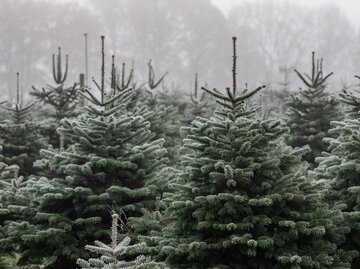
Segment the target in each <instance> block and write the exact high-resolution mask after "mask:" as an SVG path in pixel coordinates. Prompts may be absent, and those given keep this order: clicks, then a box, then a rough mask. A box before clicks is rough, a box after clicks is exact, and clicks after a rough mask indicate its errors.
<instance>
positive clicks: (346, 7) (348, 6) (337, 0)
mask: <svg viewBox="0 0 360 269" xmlns="http://www.w3.org/2000/svg"><path fill="white" fill-rule="evenodd" d="M211 1H212V2H213V3H214V4H215V5H216V6H218V7H219V8H220V9H221V10H222V11H223V12H224V13H225V14H227V13H228V12H229V10H230V9H231V8H232V7H233V6H234V5H236V4H239V3H242V2H246V1H251V2H254V1H258V0H211ZM273 1H275V2H284V1H287V2H289V1H292V2H296V3H301V4H304V5H308V6H318V5H321V4H326V3H333V4H335V5H336V6H338V7H339V8H340V9H341V10H342V11H343V12H344V14H346V16H347V17H348V18H349V20H350V21H351V23H353V24H354V25H355V26H356V27H357V28H359V27H360V0H273Z"/></svg>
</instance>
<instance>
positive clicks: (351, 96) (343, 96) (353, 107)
mask: <svg viewBox="0 0 360 269" xmlns="http://www.w3.org/2000/svg"><path fill="white" fill-rule="evenodd" d="M355 77H356V78H357V79H360V77H359V76H355ZM339 95H340V101H341V102H342V103H344V104H345V105H347V106H348V108H349V110H346V111H345V114H346V116H347V117H348V118H350V119H358V118H359V116H360V115H359V112H360V97H359V92H355V93H354V92H349V91H347V90H345V89H343V92H342V93H340V94H339Z"/></svg>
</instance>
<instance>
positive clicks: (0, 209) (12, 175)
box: [0, 163, 23, 269]
mask: <svg viewBox="0 0 360 269" xmlns="http://www.w3.org/2000/svg"><path fill="white" fill-rule="evenodd" d="M18 173H19V167H18V166H17V165H12V166H8V165H6V164H5V163H0V268H1V269H7V268H9V264H8V263H7V262H6V258H7V255H6V253H11V250H12V249H10V248H8V246H7V245H6V244H5V243H4V240H6V236H5V228H4V225H5V222H6V221H9V220H11V219H13V216H12V214H11V212H10V210H9V209H8V208H7V206H8V204H11V202H12V201H13V200H14V198H15V193H16V191H17V189H18V187H19V185H20V184H21V183H22V180H23V177H19V176H18Z"/></svg>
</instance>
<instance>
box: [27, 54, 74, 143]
mask: <svg viewBox="0 0 360 269" xmlns="http://www.w3.org/2000/svg"><path fill="white" fill-rule="evenodd" d="M68 57H69V56H68V55H66V60H65V61H66V63H65V70H64V71H62V58H61V48H60V47H59V52H58V55H56V57H55V54H53V55H52V69H53V78H54V81H55V83H56V86H50V85H48V87H47V88H46V89H45V88H42V89H41V90H38V89H36V88H35V87H34V86H33V87H32V88H33V91H32V92H30V94H31V95H33V96H35V97H36V98H37V99H38V100H40V101H41V103H42V104H43V105H45V108H44V109H43V110H42V114H43V117H44V118H45V119H46V120H45V121H44V124H43V129H44V133H45V134H46V136H47V137H48V138H49V142H50V144H51V145H53V146H54V147H56V148H59V147H60V148H61V147H64V142H65V141H64V138H60V137H59V135H58V134H57V133H56V129H57V128H58V127H59V126H60V121H61V120H62V119H64V118H68V119H70V118H74V117H76V116H78V115H79V110H78V109H77V105H78V95H77V91H78V90H79V85H78V84H77V83H74V84H73V86H71V87H65V86H64V83H65V80H66V78H67V73H68V68H69V63H68V61H69V58H68ZM55 59H56V60H55Z"/></svg>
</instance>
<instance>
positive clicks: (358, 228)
mask: <svg viewBox="0 0 360 269" xmlns="http://www.w3.org/2000/svg"><path fill="white" fill-rule="evenodd" d="M359 128H360V121H359V120H358V119H354V120H350V119H349V120H345V121H342V122H332V129H331V130H330V131H329V133H330V134H331V135H332V136H333V138H326V142H327V143H328V144H329V147H328V151H329V152H328V153H324V154H323V156H322V157H318V158H317V159H316V161H317V162H318V163H319V166H318V168H317V169H316V170H315V175H316V177H317V179H318V180H320V181H325V182H326V183H327V184H328V188H329V191H328V194H327V196H328V200H329V202H330V203H331V204H332V205H334V206H336V207H338V208H340V209H342V210H343V214H344V216H345V217H346V219H347V222H348V225H349V226H350V227H351V232H350V233H349V234H348V235H347V239H346V242H344V244H343V245H342V247H343V248H344V249H346V250H353V251H355V250H357V251H359V250H360V225H359V224H360V170H359V167H360V162H359V160H360V159H359V157H360V133H359V130H360V129H359ZM359 267H360V259H359V258H357V259H355V260H354V261H353V263H352V268H359Z"/></svg>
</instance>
